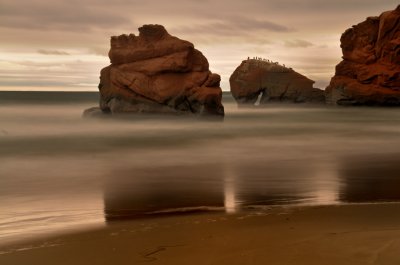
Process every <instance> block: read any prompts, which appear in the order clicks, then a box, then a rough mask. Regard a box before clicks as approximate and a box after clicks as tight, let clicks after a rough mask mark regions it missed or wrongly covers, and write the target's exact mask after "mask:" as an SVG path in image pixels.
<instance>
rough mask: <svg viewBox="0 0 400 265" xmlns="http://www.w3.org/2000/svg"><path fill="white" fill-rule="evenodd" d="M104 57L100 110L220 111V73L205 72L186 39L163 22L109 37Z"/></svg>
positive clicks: (197, 53)
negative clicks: (107, 59) (107, 60)
mask: <svg viewBox="0 0 400 265" xmlns="http://www.w3.org/2000/svg"><path fill="white" fill-rule="evenodd" d="M109 57H110V60H111V65H109V66H107V67H105V68H103V69H102V70H101V76H100V84H99V90H100V94H101V99H100V108H101V110H102V111H103V112H106V113H107V112H108V113H130V112H133V113H137V112H145V113H178V114H179V113H193V114H198V115H208V114H211V115H218V116H223V115H224V108H223V106H222V104H221V98H222V91H221V88H220V87H219V83H220V76H219V75H218V74H213V73H211V72H210V71H209V68H208V61H207V59H206V58H205V57H204V55H203V54H202V53H201V52H200V51H198V50H196V49H195V48H194V46H193V44H192V43H190V42H188V41H185V40H181V39H178V38H176V37H173V36H171V35H170V34H168V32H167V31H166V30H165V28H164V27H163V26H161V25H144V26H142V27H141V28H139V36H135V35H133V34H130V35H129V36H128V35H121V36H118V37H111V49H110V52H109ZM93 112H94V111H93V110H91V111H87V114H91V113H93Z"/></svg>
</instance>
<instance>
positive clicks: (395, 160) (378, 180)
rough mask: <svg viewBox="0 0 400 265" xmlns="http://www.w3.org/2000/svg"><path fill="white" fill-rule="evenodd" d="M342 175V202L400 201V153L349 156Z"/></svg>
mask: <svg viewBox="0 0 400 265" xmlns="http://www.w3.org/2000/svg"><path fill="white" fill-rule="evenodd" d="M339 172H340V176H341V182H342V185H341V187H342V188H341V190H340V195H339V198H340V200H341V201H343V202H383V201H386V202H388V201H399V200H400V154H390V155H389V154H385V155H378V154H371V155H364V156H357V157H347V158H346V159H344V161H343V163H342V167H341V168H340V169H339Z"/></svg>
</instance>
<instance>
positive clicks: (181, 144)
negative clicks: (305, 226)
mask: <svg viewBox="0 0 400 265" xmlns="http://www.w3.org/2000/svg"><path fill="white" fill-rule="evenodd" d="M96 104H97V103H96V102H95V101H93V102H91V101H87V102H75V103H74V102H71V101H62V100H61V101H60V100H58V101H57V104H48V102H47V103H46V104H44V103H41V102H40V100H39V101H35V102H25V101H24V102H14V103H12V104H1V105H0V241H2V240H6V239H10V238H19V237H21V236H25V237H26V236H27V235H28V236H35V235H36V234H38V233H39V234H40V233H43V232H48V231H59V230H63V229H67V228H71V227H77V226H83V225H89V226H95V225H104V224H106V223H107V222H112V221H115V220H119V219H125V218H143V217H145V218H157V217H158V216H160V215H165V214H172V213H187V212H193V211H210V210H213V211H225V212H227V213H235V212H239V211H243V210H247V209H252V208H257V207H258V208H262V207H266V206H270V205H330V204H341V203H365V202H396V201H400V111H399V109H396V108H340V107H325V106H321V107H310V106H308V107H307V106H301V105H295V106H279V105H267V106H264V107H255V108H238V107H237V105H236V104H235V102H234V101H233V99H232V98H230V97H228V96H224V106H225V114H226V115H225V118H224V120H223V121H205V120H198V119H188V118H173V117H166V116H164V117H157V116H145V117H141V116H138V117H135V118H131V119H83V118H82V112H83V110H84V109H85V108H88V107H91V106H94V105H96Z"/></svg>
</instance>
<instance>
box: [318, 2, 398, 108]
mask: <svg viewBox="0 0 400 265" xmlns="http://www.w3.org/2000/svg"><path fill="white" fill-rule="evenodd" d="M340 43H341V45H340V47H341V48H342V52H343V61H342V62H340V63H339V64H338V65H337V66H336V73H335V76H334V77H333V78H332V80H331V82H330V85H329V86H328V87H327V88H326V100H327V103H328V104H333V105H372V106H374V105H376V106H400V5H399V6H398V7H397V8H396V9H395V10H393V11H387V12H384V13H382V14H381V15H380V16H379V17H369V18H367V19H366V20H365V21H364V22H361V23H360V24H358V25H355V26H353V27H352V28H349V29H347V30H346V31H345V32H344V33H343V34H342V37H341V38H340Z"/></svg>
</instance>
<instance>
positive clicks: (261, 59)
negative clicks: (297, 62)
mask: <svg viewBox="0 0 400 265" xmlns="http://www.w3.org/2000/svg"><path fill="white" fill-rule="evenodd" d="M247 60H250V57H247ZM253 60H258V61H264V62H268V63H272V64H276V65H280V64H279V62H274V61H271V60H268V59H265V58H261V57H257V56H256V57H253ZM282 66H283V67H286V66H285V64H283V65H282ZM290 69H292V68H290Z"/></svg>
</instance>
